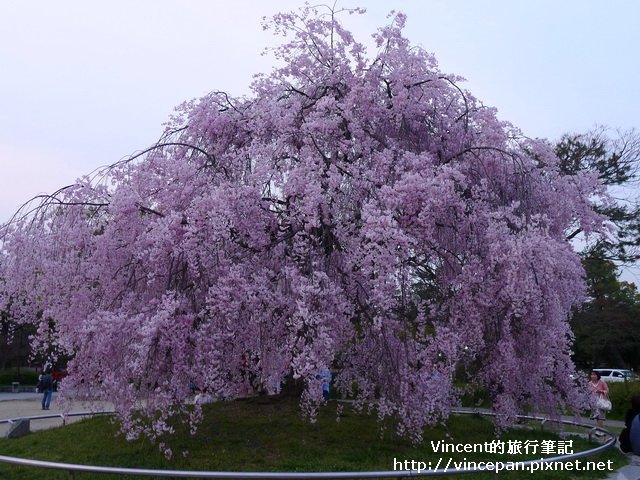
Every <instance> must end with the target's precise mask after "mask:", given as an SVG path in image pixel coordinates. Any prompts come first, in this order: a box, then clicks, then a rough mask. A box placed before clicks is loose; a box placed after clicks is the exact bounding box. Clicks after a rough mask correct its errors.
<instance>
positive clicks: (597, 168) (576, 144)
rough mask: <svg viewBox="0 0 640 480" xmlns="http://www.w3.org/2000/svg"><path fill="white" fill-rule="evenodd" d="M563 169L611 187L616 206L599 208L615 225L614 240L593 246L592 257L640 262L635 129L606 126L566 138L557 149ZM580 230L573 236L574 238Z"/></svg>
mask: <svg viewBox="0 0 640 480" xmlns="http://www.w3.org/2000/svg"><path fill="white" fill-rule="evenodd" d="M555 152H556V155H557V156H558V158H559V159H560V165H561V169H562V170H563V171H564V173H565V174H567V175H575V174H576V173H578V172H583V171H590V172H593V173H595V174H596V175H598V178H599V179H600V180H601V181H602V183H603V184H604V185H605V186H607V187H608V189H609V193H610V194H611V197H612V200H613V201H612V203H610V204H608V205H599V206H597V209H598V211H600V212H601V213H603V214H605V215H606V216H607V217H608V218H609V219H610V221H611V222H612V223H613V225H614V226H615V230H616V234H615V235H614V236H612V238H603V239H600V240H599V241H598V243H597V244H596V245H593V246H591V248H590V249H589V250H590V252H591V253H590V255H594V254H596V253H597V254H598V255H600V256H601V258H602V259H606V260H613V261H615V262H617V263H618V264H632V263H634V262H636V261H638V260H639V259H640V201H639V195H638V188H637V187H638V185H639V181H640V134H639V133H638V132H637V131H635V130H633V129H632V130H628V131H624V132H622V131H616V132H613V133H612V132H611V131H610V130H609V129H607V128H604V127H599V128H596V129H594V130H592V131H590V132H587V133H584V134H568V135H564V136H563V137H562V138H561V139H560V141H559V142H558V143H557V144H556V146H555ZM579 233H581V231H580V230H579V229H577V230H575V231H574V232H572V233H571V234H570V235H569V236H570V238H573V237H575V236H577V235H578V234H579Z"/></svg>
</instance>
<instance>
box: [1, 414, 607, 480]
mask: <svg viewBox="0 0 640 480" xmlns="http://www.w3.org/2000/svg"><path fill="white" fill-rule="evenodd" d="M113 413H115V412H112V411H101V412H77V413H68V414H50V415H35V416H32V417H21V418H13V419H3V420H0V424H4V423H14V422H15V421H17V420H20V419H25V420H44V419H51V418H61V419H62V422H63V424H65V423H66V417H76V416H91V415H109V414H113ZM452 413H455V414H480V415H488V416H495V415H496V414H495V413H493V412H489V411H486V410H478V409H465V410H455V409H454V410H452ZM518 418H520V419H523V420H534V421H541V422H543V423H544V422H547V421H549V419H547V418H545V417H539V416H535V415H519V416H518ZM553 421H554V422H555V423H562V424H564V425H571V426H575V427H580V428H585V429H589V438H591V436H592V435H593V434H594V433H596V432H602V433H603V434H604V435H605V437H608V438H607V440H606V442H604V443H603V444H602V445H599V446H597V447H595V448H591V449H589V450H584V451H582V452H578V453H571V454H567V455H560V456H556V457H547V458H540V459H535V460H523V461H518V462H513V461H509V462H502V463H503V464H504V463H510V462H513V463H517V464H518V465H519V466H521V469H523V470H526V469H528V468H531V467H530V466H533V465H538V464H543V463H555V462H569V461H572V460H577V459H579V458H584V457H587V456H591V455H595V454H597V453H601V452H604V451H605V450H607V449H609V448H611V447H613V446H614V445H615V444H616V440H617V439H616V437H615V435H613V434H612V433H611V432H609V431H608V430H605V429H602V428H598V427H593V426H591V425H586V424H584V423H580V422H575V421H570V420H564V419H558V420H553ZM0 463H7V464H12V465H19V466H24V467H33V468H44V469H56V470H66V471H67V472H69V474H70V476H71V478H75V473H76V472H78V473H80V472H83V473H99V474H111V475H132V476H142V477H154V476H155V477H170V478H187V477H189V478H216V479H234V480H235V479H252V480H277V479H282V480H292V479H301V480H313V479H322V480H329V479H366V478H407V477H427V476H437V475H459V474H464V473H478V472H486V471H491V470H494V469H495V466H494V468H487V467H478V466H476V467H474V468H462V469H460V468H448V467H449V465H447V467H445V468H436V469H434V470H424V471H418V470H382V471H369V472H221V471H219V472H211V471H189V470H154V469H146V468H124V467H100V466H96V465H78V464H73V463H60V462H48V461H43V460H32V459H27V458H18V457H8V456H4V455H0ZM493 463H494V465H495V464H498V463H501V462H498V461H496V462H493Z"/></svg>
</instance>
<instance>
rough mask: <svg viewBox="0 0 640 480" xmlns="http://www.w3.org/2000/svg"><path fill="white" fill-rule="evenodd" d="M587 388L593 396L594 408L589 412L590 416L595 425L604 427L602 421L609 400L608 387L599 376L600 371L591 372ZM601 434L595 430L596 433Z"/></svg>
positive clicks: (608, 407)
mask: <svg viewBox="0 0 640 480" xmlns="http://www.w3.org/2000/svg"><path fill="white" fill-rule="evenodd" d="M589 390H591V393H592V394H593V395H594V396H595V403H596V408H595V409H594V410H593V411H592V413H591V418H592V419H594V420H595V421H596V426H597V427H600V428H604V421H605V419H606V418H607V412H608V411H609V410H611V401H610V400H609V387H608V386H607V384H606V383H605V381H604V380H602V379H601V378H600V373H598V372H591V380H590V381H589ZM598 434H600V435H603V434H602V433H600V432H597V433H596V435H598Z"/></svg>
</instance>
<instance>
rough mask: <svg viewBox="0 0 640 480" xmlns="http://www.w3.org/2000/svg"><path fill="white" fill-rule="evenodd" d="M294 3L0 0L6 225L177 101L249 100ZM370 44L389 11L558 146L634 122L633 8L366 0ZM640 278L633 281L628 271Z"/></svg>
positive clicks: (144, 132)
mask: <svg viewBox="0 0 640 480" xmlns="http://www.w3.org/2000/svg"><path fill="white" fill-rule="evenodd" d="M302 5H303V1H301V0H278V1H277V2H276V1H266V0H262V1H260V0H236V1H234V2H228V1H218V0H136V1H130V0H109V1H105V0H102V1H99V0H98V1H91V2H87V1H86V0H56V1H55V2H51V1H49V0H47V1H45V0H31V1H28V2H22V1H19V0H0V223H1V222H4V221H6V220H8V219H9V218H10V217H11V215H12V213H13V212H15V210H16V209H17V208H18V207H19V206H20V205H21V204H22V203H23V202H25V201H27V200H29V199H30V198H31V197H33V196H35V195H37V194H40V193H51V192H53V191H55V190H56V189H58V188H59V187H62V186H65V185H69V184H71V183H73V182H74V180H75V179H76V178H78V177H79V176H81V175H84V174H89V173H91V172H92V171H94V170H95V169H96V168H98V167H101V166H104V165H108V164H111V163H114V162H116V161H118V160H120V159H121V158H123V157H126V156H128V155H131V154H132V153H134V152H136V151H139V150H142V149H144V148H145V147H147V146H149V145H151V144H153V143H154V142H155V141H156V140H157V139H158V137H159V136H160V134H161V133H162V129H163V127H162V125H163V123H164V122H165V121H166V120H167V119H168V117H169V115H170V114H171V113H172V111H173V109H174V107H176V106H177V105H178V104H180V103H181V102H183V101H185V100H189V99H191V98H195V97H200V96H202V95H204V94H206V93H208V92H210V91H213V90H224V91H226V92H228V93H229V94H231V95H233V96H239V95H248V94H249V93H250V90H249V84H250V83H251V80H252V75H253V74H255V73H259V72H268V71H270V70H271V68H272V67H273V65H274V61H273V58H272V57H270V56H268V55H266V56H265V55H262V53H263V51H264V49H265V47H273V46H276V45H277V44H278V43H279V42H280V41H281V38H278V37H274V36H273V34H272V33H271V32H265V31H263V29H262V25H261V22H262V18H263V17H264V16H269V15H272V14H274V13H277V12H279V11H289V10H294V9H297V8H299V7H301V6H302ZM356 6H359V7H364V8H366V9H367V13H366V14H365V15H354V16H345V23H346V25H347V26H348V27H349V28H350V29H351V30H352V31H353V32H354V34H355V35H356V37H357V38H358V39H359V40H361V41H363V42H369V39H370V35H371V33H373V32H374V31H375V30H376V28H378V27H380V26H382V25H385V24H387V23H388V21H389V20H388V18H387V14H388V13H389V11H390V10H391V9H395V10H399V11H402V12H404V13H406V14H407V16H408V21H407V27H406V29H405V35H406V36H407V37H408V38H409V40H410V41H411V42H412V43H414V44H416V45H420V46H421V47H423V48H424V49H426V50H427V51H429V52H432V53H434V54H435V56H436V58H437V59H438V61H439V64H440V69H441V70H442V71H443V72H445V73H454V74H457V75H462V76H463V77H465V78H466V79H467V81H466V83H465V84H464V85H463V86H464V88H466V89H468V90H469V91H471V92H472V93H473V94H474V95H475V96H476V97H477V98H479V99H480V100H482V101H483V103H484V104H485V105H490V106H493V107H496V108H497V109H498V116H499V118H500V119H501V120H507V121H510V122H511V123H513V124H514V125H516V126H518V127H520V128H521V129H522V131H523V133H524V134H525V135H527V136H529V137H543V138H548V139H549V140H551V141H553V140H556V139H558V138H559V137H560V136H561V135H562V134H563V133H578V132H584V131H587V130H589V129H591V128H593V127H594V126H596V125H608V126H610V127H612V128H619V129H622V130H627V129H630V128H634V127H636V128H638V127H640V121H639V119H638V112H640V88H638V86H637V81H638V78H640V61H638V60H639V55H638V47H639V46H640V2H638V1H636V0H616V1H611V2H602V1H601V0H563V1H558V0H537V1H527V2H516V1H512V0H485V1H482V2H479V1H477V0H456V1H447V0H413V1H408V0H395V1H394V0H384V1H377V0H359V2H358V3H355V1H354V3H347V1H346V0H344V1H343V0H340V1H339V2H337V8H341V7H356ZM635 275H636V276H635V281H636V283H637V284H640V281H638V280H640V276H639V275H638V274H637V273H636V274H635Z"/></svg>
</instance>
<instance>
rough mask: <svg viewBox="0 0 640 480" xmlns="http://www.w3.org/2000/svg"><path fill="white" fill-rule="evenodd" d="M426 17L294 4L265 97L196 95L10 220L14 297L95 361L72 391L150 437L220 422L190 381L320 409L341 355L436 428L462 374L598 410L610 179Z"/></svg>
mask: <svg viewBox="0 0 640 480" xmlns="http://www.w3.org/2000/svg"><path fill="white" fill-rule="evenodd" d="M405 20H406V19H405V17H404V16H403V15H402V14H395V16H393V18H392V19H391V22H390V24H389V25H387V26H385V27H383V28H381V29H380V30H379V31H378V32H377V33H376V34H375V36H374V38H375V42H376V47H377V49H378V50H377V52H376V54H375V55H374V56H372V57H370V56H368V55H367V52H366V49H365V47H364V46H363V45H362V44H361V43H358V42H357V41H356V40H355V39H354V38H353V36H352V35H351V34H350V32H348V31H347V30H346V29H345V28H344V27H343V26H342V25H341V23H340V21H339V18H338V16H337V15H335V13H334V12H332V14H331V15H323V14H320V13H319V12H316V11H315V10H314V9H313V8H307V9H305V10H303V11H302V12H300V13H291V14H280V15H277V16H276V17H274V19H273V21H272V23H271V24H270V25H271V26H275V29H276V33H283V34H285V35H286V36H288V41H287V42H286V43H285V44H284V45H283V46H281V47H280V48H278V49H276V51H275V54H276V57H277V58H278V61H279V62H280V64H281V66H280V67H278V68H275V69H274V71H273V72H272V73H271V74H268V75H260V76H257V77H256V79H255V81H254V83H253V85H252V91H253V94H252V96H250V97H247V98H233V97H231V96H229V95H227V94H226V93H222V92H212V93H210V94H209V95H206V96H205V97H203V98H200V99H197V100H193V101H190V102H187V103H185V104H183V105H182V106H180V107H179V108H178V109H177V111H176V114H175V115H174V116H173V117H172V118H171V120H170V122H169V123H168V125H167V127H166V131H165V134H164V135H163V137H162V138H161V140H160V141H159V142H158V144H157V145H154V146H153V147H152V148H149V149H148V150H147V151H145V154H144V155H141V156H137V157H135V158H130V159H127V160H126V161H122V162H120V163H118V164H115V165H113V166H111V167H110V168H109V169H107V170H105V171H103V172H102V173H101V175H100V176H98V177H93V178H89V177H87V178H83V179H81V180H80V181H79V182H78V183H77V184H76V185H74V186H73V187H70V188H67V189H64V190H62V191H60V192H57V193H56V194H55V195H52V196H51V197H49V198H47V199H46V200H45V201H44V202H43V203H42V204H41V205H40V206H38V207H37V208H36V209H35V211H34V212H32V213H31V214H30V215H24V216H20V215H18V216H17V217H16V220H15V221H14V222H12V223H11V224H9V225H6V226H5V227H4V231H3V244H2V257H1V262H2V263H1V265H0V268H1V271H0V277H1V278H2V294H1V295H2V307H3V309H5V310H6V311H7V312H9V313H10V315H12V316H13V317H14V318H16V319H21V321H32V322H36V323H37V324H38V335H37V338H36V339H35V345H36V347H39V348H41V349H42V350H43V351H46V352H47V353H49V354H60V355H66V356H69V357H70V358H71V360H70V362H69V373H70V375H69V376H68V377H67V379H65V382H64V385H63V389H64V390H66V391H68V392H73V394H74V395H80V396H86V397H96V396H98V397H102V398H108V399H109V400H111V401H112V402H113V403H114V405H115V408H116V409H117V411H118V412H119V414H120V416H121V419H122V420H123V428H124V429H125V431H126V432H127V433H128V435H129V437H130V438H135V437H137V436H138V435H140V434H145V435H149V436H151V437H159V436H162V435H164V434H167V433H171V432H172V427H171V426H170V425H171V422H169V418H171V417H172V416H174V415H178V414H180V413H184V414H188V415H189V417H190V420H191V421H192V422H193V423H194V424H195V423H197V421H199V419H200V410H199V407H198V406H196V409H195V410H194V411H190V410H187V409H186V408H185V401H186V399H187V398H188V395H189V393H190V390H189V385H190V384H194V385H197V386H198V387H200V388H202V389H207V390H208V392H209V393H210V394H211V395H214V396H216V397H220V398H236V397H239V396H243V395H246V394H248V393H251V392H253V393H257V392H261V393H278V392H280V391H281V389H282V388H287V386H291V385H292V384H293V385H299V386H300V388H302V390H303V393H302V396H301V398H302V403H303V406H304V407H305V410H306V411H307V412H308V413H309V414H310V415H311V416H313V413H314V411H315V408H316V407H317V405H319V404H320V403H321V402H322V399H323V397H322V387H321V380H320V377H319V375H318V373H319V372H320V371H323V370H325V369H332V370H333V372H334V385H335V387H336V388H337V389H338V390H339V391H340V392H341V394H343V395H345V396H350V397H352V398H354V399H355V404H356V406H359V407H367V406H369V407H373V408H375V410H376V412H377V413H378V415H379V416H380V417H381V418H383V417H386V416H394V417H395V418H397V419H398V420H399V424H398V430H399V432H400V433H403V434H406V435H408V436H409V437H411V438H412V439H414V440H420V438H421V435H422V430H423V428H424V427H425V426H426V425H430V424H434V423H436V422H438V421H440V420H442V419H444V418H446V417H447V416H448V415H449V413H450V411H451V407H452V406H454V405H456V404H457V403H458V402H459V398H460V395H461V393H462V391H461V390H460V389H459V388H457V387H456V386H455V385H456V384H459V383H456V382H457V381H458V380H461V379H464V381H466V382H467V383H468V384H470V385H474V386H479V387H481V388H482V389H484V391H486V393H487V395H488V396H489V397H490V398H491V400H492V402H493V407H494V409H495V410H496V411H497V412H499V413H500V415H499V416H497V418H498V419H499V420H498V421H499V422H502V423H508V422H509V421H512V420H514V419H515V416H516V415H517V414H518V413H521V412H522V411H523V409H533V410H534V411H547V412H557V411H558V409H559V408H561V407H562V406H566V405H570V406H572V407H574V408H579V407H580V406H582V405H584V398H583V396H581V393H580V392H579V390H578V389H577V388H576V386H575V385H574V383H573V381H572V380H571V373H572V372H574V367H573V365H572V362H571V360H570V345H571V332H570V329H569V326H568V323H567V318H568V315H569V314H570V311H571V308H572V307H573V306H574V305H576V304H578V303H580V302H581V301H582V300H583V297H584V294H585V292H584V286H583V282H582V275H583V271H582V268H581V265H580V261H579V258H578V257H577V255H576V254H575V252H574V251H573V249H572V247H571V245H570V244H569V243H568V241H567V240H566V232H567V230H568V229H569V228H573V227H576V226H579V227H580V228H581V229H582V230H583V231H585V232H587V233H589V232H597V231H598V230H599V228H600V226H601V223H602V220H601V218H599V217H598V216H597V215H596V214H595V213H594V212H593V209H592V201H593V198H594V197H595V196H598V195H600V194H601V189H600V187H599V186H598V184H597V181H596V179H595V178H592V177H589V176H587V175H573V176H563V175H562V174H561V172H560V171H559V169H558V166H557V159H556V157H555V156H554V154H553V152H552V149H551V148H550V146H549V145H548V144H547V143H546V142H544V141H537V140H531V139H527V138H526V137H524V136H523V135H522V134H521V133H520V132H519V131H518V129H517V128H515V127H513V126H512V125H510V124H508V123H506V122H503V121H500V120H498V119H497V117H496V111H495V109H493V108H489V107H486V106H485V105H483V104H482V103H481V102H480V101H479V100H477V99H476V98H475V97H474V96H473V95H472V94H471V93H469V92H468V91H465V90H464V89H462V88H461V86H460V84H461V82H462V79H461V78H460V77H457V76H455V75H449V74H445V73H442V72H441V71H440V70H439V68H438V66H437V62H436V60H435V58H434V57H433V56H432V55H431V54H429V53H427V52H425V51H424V50H422V49H420V48H416V47H414V46H412V45H411V44H410V42H409V41H408V40H407V39H406V38H405V37H404V36H403V35H402V28H403V26H404V23H405ZM553 372H565V373H566V376H565V375H552V373H553ZM187 412H188V413H187Z"/></svg>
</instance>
